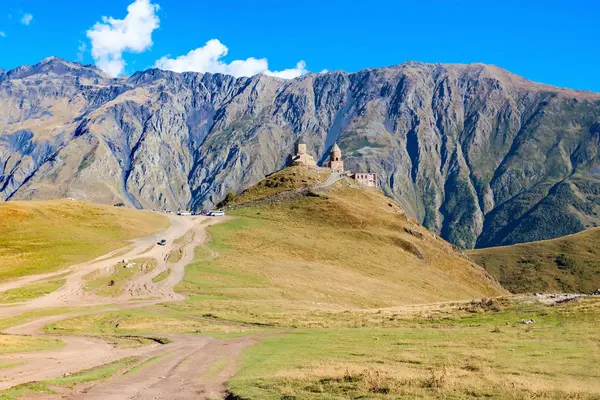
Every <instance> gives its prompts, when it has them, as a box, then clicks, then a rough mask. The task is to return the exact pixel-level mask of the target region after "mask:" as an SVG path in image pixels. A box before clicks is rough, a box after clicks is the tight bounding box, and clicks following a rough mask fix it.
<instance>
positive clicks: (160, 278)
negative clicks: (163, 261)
mask: <svg viewBox="0 0 600 400" xmlns="http://www.w3.org/2000/svg"><path fill="white" fill-rule="evenodd" d="M169 275H171V268H167V270H166V271H162V272H161V273H160V274H158V275H156V276H155V277H154V278H152V282H154V283H158V282H161V281H164V280H165V279H167V278H168V277H169Z"/></svg>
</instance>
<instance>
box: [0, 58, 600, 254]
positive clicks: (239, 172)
mask: <svg viewBox="0 0 600 400" xmlns="http://www.w3.org/2000/svg"><path fill="white" fill-rule="evenodd" d="M299 137H302V138H303V140H304V141H305V142H306V143H307V144H308V147H309V150H310V151H311V152H312V153H313V154H314V155H315V156H316V158H317V159H319V160H323V159H324V157H325V155H326V154H327V152H328V150H329V148H330V147H331V145H332V144H333V143H334V141H337V142H338V143H339V145H340V147H341V149H342V151H343V152H344V156H345V159H346V164H347V166H348V168H349V169H353V170H365V171H366V170H369V171H373V172H377V173H378V175H379V179H380V184H381V187H382V188H383V190H384V191H385V193H386V194H387V195H389V196H391V197H393V198H394V199H395V200H396V201H397V202H398V203H399V204H401V205H402V206H403V207H404V208H405V210H406V211H407V213H409V214H410V215H413V216H414V217H416V218H417V219H418V220H419V221H420V222H422V223H423V224H424V225H425V226H426V227H427V228H429V229H431V230H433V231H435V232H437V233H439V234H441V235H442V236H443V237H444V238H446V239H447V240H449V241H450V242H452V243H454V244H456V245H458V246H461V247H464V248H472V247H474V246H477V247H485V246H492V245H501V244H511V243H517V242H522V241H529V240H538V239H546V238H552V237H557V236H561V235H564V234H568V233H572V232H576V231H580V230H582V229H584V228H585V227H587V226H595V225H596V224H597V223H598V222H599V221H600V216H599V215H600V214H598V213H599V212H600V159H599V157H598V154H599V153H598V146H599V144H600V94H595V93H589V92H581V91H573V90H568V89H560V88H556V87H551V86H546V85H541V84H536V83H533V82H530V81H527V80H525V79H523V78H521V77H518V76H516V75H513V74H511V73H509V72H507V71H505V70H502V69H499V68H497V67H493V66H489V65H482V64H472V65H441V64H421V63H415V62H409V63H405V64H402V65H398V66H394V67H389V68H380V69H369V70H364V71H360V72H356V73H345V72H339V71H336V72H329V73H321V74H308V75H305V76H302V77H300V78H297V79H294V80H284V79H279V78H274V77H269V76H263V75H257V76H254V77H251V78H238V79H236V78H234V77H231V76H227V75H221V74H208V73H207V74H198V73H183V74H180V73H174V72H168V71H162V70H157V69H150V70H147V71H143V72H138V73H136V74H134V75H133V76H130V77H123V78H116V79H113V78H110V77H109V76H107V75H105V74H104V73H102V72H101V71H100V70H98V69H96V68H95V67H93V66H84V65H80V64H77V63H72V62H68V61H65V60H61V59H58V58H49V59H46V60H43V61H42V62H40V63H39V64H37V65H34V66H23V67H19V68H16V69H13V70H10V71H5V72H2V73H0V199H2V200H11V199H47V198H56V197H74V198H78V199H83V200H89V201H95V202H102V203H108V204H112V203H116V202H121V201H122V202H124V203H126V204H128V205H131V206H135V207H144V208H163V207H167V208H170V209H178V208H188V207H192V208H193V207H200V206H206V205H210V204H214V203H217V202H219V201H220V200H221V199H222V198H223V197H225V195H226V194H227V193H228V192H230V191H234V192H239V191H241V190H242V189H244V188H245V187H248V186H249V185H251V184H254V183H256V182H258V181H259V180H260V179H262V178H263V177H264V176H265V175H266V174H268V173H271V172H273V171H275V170H278V169H280V168H281V167H282V166H283V165H284V162H285V159H286V157H287V155H288V154H289V153H290V152H291V151H292V149H293V146H294V142H295V141H296V140H297V139H298V138H299Z"/></svg>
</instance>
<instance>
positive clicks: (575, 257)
mask: <svg viewBox="0 0 600 400" xmlns="http://www.w3.org/2000/svg"><path fill="white" fill-rule="evenodd" d="M467 254H468V255H469V257H471V258H472V259H473V260H474V261H475V262H476V263H477V264H479V265H481V266H482V267H484V268H485V269H486V270H487V271H488V272H489V273H490V274H492V275H493V276H494V277H495V278H496V279H498V280H499V281H500V283H501V284H502V285H503V286H504V287H506V288H507V289H509V290H510V291H512V292H514V293H523V292H583V293H589V292H592V291H594V290H596V289H598V288H600V261H599V256H600V228H595V229H590V230H587V231H584V232H580V233H576V234H574V235H569V236H565V237H562V238H558V239H553V240H545V241H540V242H532V243H523V244H518V245H513V246H506V247H492V248H487V249H478V250H473V251H469V252H468V253H467Z"/></svg>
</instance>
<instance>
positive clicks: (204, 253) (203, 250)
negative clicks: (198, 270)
mask: <svg viewBox="0 0 600 400" xmlns="http://www.w3.org/2000/svg"><path fill="white" fill-rule="evenodd" d="M212 256H213V254H212V252H211V251H210V250H209V249H208V248H207V247H206V246H196V247H195V248H194V260H196V261H198V260H207V259H209V258H212Z"/></svg>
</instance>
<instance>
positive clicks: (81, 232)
mask: <svg viewBox="0 0 600 400" xmlns="http://www.w3.org/2000/svg"><path fill="white" fill-rule="evenodd" d="M168 225H169V221H168V219H167V218H166V217H164V216H162V215H158V214H155V213H150V212H143V211H135V210H129V209H122V208H116V207H110V206H102V205H93V204H88V203H83V202H78V201H70V200H55V201H15V202H12V201H11V202H6V203H0V231H1V232H2V235H1V236H0V279H6V278H12V277H18V276H23V275H30V274H37V273H44V272H49V271H53V270H57V269H60V268H63V267H66V266H68V265H72V264H76V263H80V262H84V261H87V260H90V259H93V258H95V257H98V256H101V255H102V254H105V253H107V252H109V251H111V250H115V249H117V248H119V247H122V246H124V245H126V244H127V240H129V239H133V238H135V237H140V236H146V235H149V234H151V233H154V232H158V231H161V230H164V229H166V228H167V227H168Z"/></svg>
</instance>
